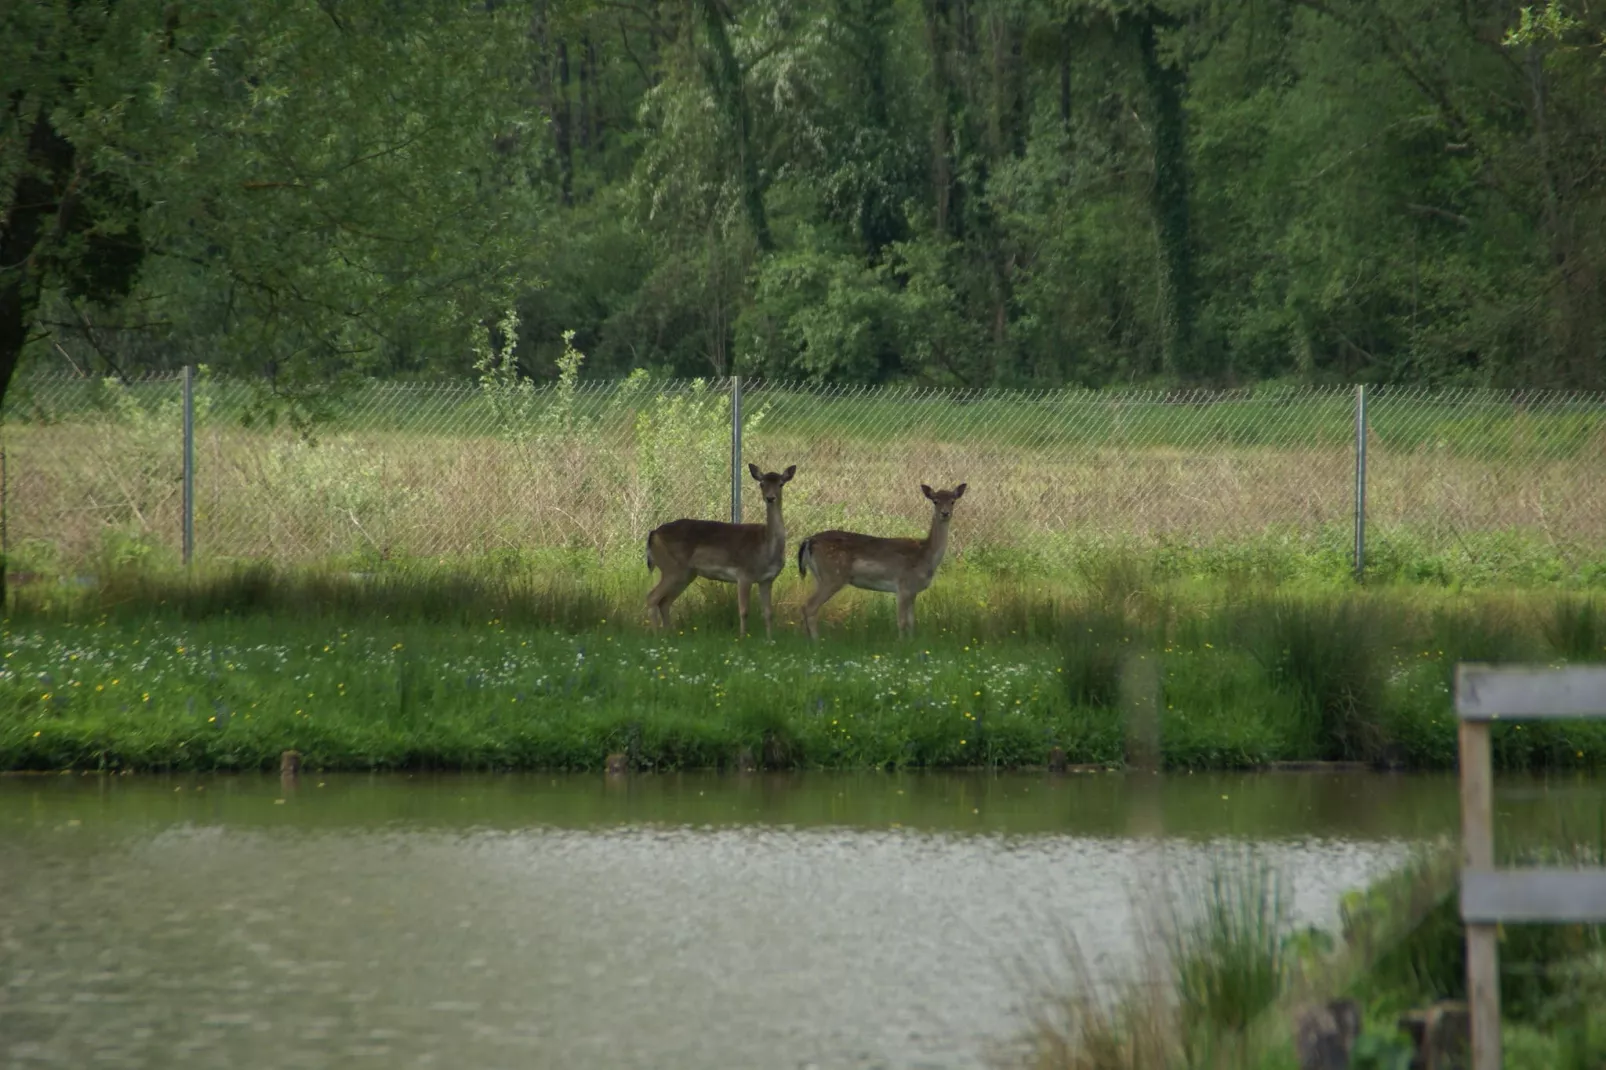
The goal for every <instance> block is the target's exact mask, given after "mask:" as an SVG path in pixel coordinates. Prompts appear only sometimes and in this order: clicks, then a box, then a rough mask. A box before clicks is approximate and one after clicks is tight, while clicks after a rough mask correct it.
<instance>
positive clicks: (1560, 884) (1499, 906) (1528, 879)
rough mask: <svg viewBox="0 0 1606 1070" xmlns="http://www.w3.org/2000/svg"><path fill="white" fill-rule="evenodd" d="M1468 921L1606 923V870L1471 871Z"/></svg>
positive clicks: (1464, 883) (1464, 903)
mask: <svg viewBox="0 0 1606 1070" xmlns="http://www.w3.org/2000/svg"><path fill="white" fill-rule="evenodd" d="M1461 917H1462V918H1463V919H1464V920H1466V921H1467V922H1477V923H1483V924H1491V925H1492V924H1494V923H1496V922H1507V923H1511V924H1515V923H1517V922H1553V923H1566V922H1585V923H1588V924H1596V925H1598V924H1606V869H1511V870H1495V871H1492V872H1491V871H1489V870H1477V869H1472V870H1467V871H1465V872H1463V873H1462V874H1461Z"/></svg>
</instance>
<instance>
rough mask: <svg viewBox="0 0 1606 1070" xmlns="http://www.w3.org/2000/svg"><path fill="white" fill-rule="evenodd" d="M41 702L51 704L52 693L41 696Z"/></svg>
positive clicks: (47, 692)
mask: <svg viewBox="0 0 1606 1070" xmlns="http://www.w3.org/2000/svg"><path fill="white" fill-rule="evenodd" d="M39 701H40V702H49V701H50V692H49V691H46V692H45V693H44V694H43V695H40V696H39Z"/></svg>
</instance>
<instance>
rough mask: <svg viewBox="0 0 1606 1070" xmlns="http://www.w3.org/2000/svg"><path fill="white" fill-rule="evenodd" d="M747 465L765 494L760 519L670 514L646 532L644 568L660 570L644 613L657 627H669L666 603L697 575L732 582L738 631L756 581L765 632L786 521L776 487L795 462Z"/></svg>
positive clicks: (783, 556)
mask: <svg viewBox="0 0 1606 1070" xmlns="http://www.w3.org/2000/svg"><path fill="white" fill-rule="evenodd" d="M747 470H748V471H749V472H750V473H752V476H753V478H754V479H756V480H757V481H758V486H759V491H760V492H761V493H762V494H763V495H764V523H762V524H727V523H724V522H723V521H719V520H671V521H670V522H669V523H667V524H665V525H663V526H662V527H657V528H653V529H652V530H651V531H649V532H648V533H647V570H648V571H649V572H650V571H652V570H653V569H654V568H656V569H658V570H659V571H660V572H662V573H663V577H662V578H661V579H659V581H658V585H657V586H656V587H654V588H653V589H652V591H651V592H650V593H649V594H648V595H647V615H648V616H650V617H651V618H652V620H653V623H654V624H656V625H657V626H658V627H660V628H667V627H669V603H671V602H673V601H674V600H675V599H676V598H678V597H680V592H682V591H684V590H685V589H686V588H687V587H688V586H689V585H690V584H691V581H692V580H694V579H696V578H697V577H698V576H702V577H703V578H704V579H710V580H719V581H720V582H722V583H734V584H736V609H737V612H738V614H739V615H740V616H741V634H742V635H744V636H745V635H746V634H747V600H748V595H749V594H750V593H751V591H752V589H753V584H755V583H756V584H758V603H759V605H760V606H761V607H762V608H763V610H764V634H765V635H766V636H768V635H769V634H770V587H771V585H772V584H774V582H775V577H776V576H779V575H780V574H781V570H782V569H784V568H785V567H786V525H784V524H783V523H781V488H782V487H784V486H786V484H788V483H790V482H791V481H792V476H794V475H796V474H797V465H795V464H794V465H789V466H788V467H787V469H786V471H785V472H764V473H760V472H759V470H758V465H756V464H749V465H748V466H747Z"/></svg>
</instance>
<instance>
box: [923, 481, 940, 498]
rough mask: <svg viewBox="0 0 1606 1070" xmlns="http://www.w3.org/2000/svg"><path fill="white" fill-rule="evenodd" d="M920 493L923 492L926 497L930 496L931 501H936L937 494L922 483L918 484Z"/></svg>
mask: <svg viewBox="0 0 1606 1070" xmlns="http://www.w3.org/2000/svg"><path fill="white" fill-rule="evenodd" d="M920 493H921V494H924V495H925V496H926V497H928V498H930V499H931V500H932V501H936V500H937V496H936V495H935V494H933V493H931V488H930V487H928V486H926V485H925V484H924V483H922V484H920Z"/></svg>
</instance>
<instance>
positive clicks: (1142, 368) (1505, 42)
mask: <svg viewBox="0 0 1606 1070" xmlns="http://www.w3.org/2000/svg"><path fill="white" fill-rule="evenodd" d="M1603 31H1606V10H1602V9H1601V8H1600V6H1599V5H1586V4H1583V3H1578V2H1570V3H1569V2H1563V3H1547V5H1546V6H1544V7H1539V8H1526V9H1525V8H1519V7H1518V6H1516V5H1513V4H1509V3H1507V4H1478V5H1473V4H1444V3H1435V2H1431V0H1399V2H1394V3H1383V2H1381V0H1259V2H1251V0H1208V2H1207V0H687V2H684V3H670V2H665V0H530V2H528V3H506V2H501V0H488V2H486V3H483V4H479V3H475V4H469V3H463V2H461V0H418V2H415V3H409V4H405V5H400V4H395V3H391V2H389V0H291V2H287V3H283V4H272V5H260V4H251V3H245V2H243V0H204V2H202V3H198V4H190V5H183V6H182V7H180V6H174V5H164V4H158V3H155V2H154V0H96V2H91V0H33V2H25V3H21V4H15V5H8V6H7V9H6V14H5V15H4V32H3V34H0V41H3V44H0V70H3V71H4V72H5V73H4V74H3V75H0V93H3V94H4V96H5V103H4V115H3V117H0V197H4V198H5V201H4V213H5V216H4V218H5V224H4V225H5V229H4V232H3V234H0V239H3V240H0V245H3V246H4V249H3V253H4V255H3V256H0V384H3V383H4V382H6V381H9V378H10V374H11V371H12V370H13V368H14V367H15V361H16V359H17V356H18V353H19V352H24V351H25V357H26V359H27V360H28V361H30V362H35V363H38V364H43V365H50V366H53V367H60V368H66V367H67V362H68V361H72V362H73V363H74V364H77V365H79V366H81V367H93V368H94V369H95V370H97V371H105V370H107V369H108V368H111V367H115V368H119V369H122V370H124V371H132V370H135V369H139V368H144V367H152V366H174V365H177V364H180V363H184V362H187V361H193V360H202V361H205V362H209V363H212V364H214V365H216V366H219V367H223V368H228V369H231V370H234V371H240V372H250V373H253V374H263V373H266V374H268V375H270V376H272V377H274V378H275V380H276V381H278V380H282V381H283V382H284V383H286V384H288V385H294V384H295V383H296V382H298V381H301V380H302V379H303V378H305V377H308V376H310V377H311V378H314V379H324V378H328V377H329V376H331V375H334V374H337V373H344V372H353V371H355V372H363V373H370V374H383V375H439V374H468V373H469V371H470V368H471V364H472V360H473V356H472V347H471V345H470V344H469V340H470V337H471V333H472V331H473V330H474V329H475V327H476V326H477V325H478V326H481V327H483V326H485V325H489V324H492V323H499V322H502V319H503V313H504V312H505V311H506V310H507V309H509V308H514V307H516V308H517V311H518V313H519V317H518V320H517V322H518V323H519V324H520V328H519V338H518V348H517V353H518V358H519V361H520V364H521V365H522V367H523V368H524V369H525V370H526V371H527V372H529V373H530V374H531V375H533V376H535V377H537V378H546V377H552V376H555V375H556V361H557V358H558V357H559V356H560V355H561V354H562V353H563V352H564V341H563V332H564V331H565V330H568V329H572V330H573V331H574V332H575V335H574V345H575V346H576V347H578V349H580V350H581V351H583V352H585V353H587V354H589V355H590V359H589V361H588V366H587V368H586V373H587V374H588V375H607V376H614V375H621V374H624V373H625V372H627V371H629V370H631V369H635V368H647V369H649V370H652V371H658V372H666V373H673V374H681V375H685V374H726V373H730V372H733V371H734V372H740V373H742V374H748V375H764V376H769V377H792V378H807V379H813V380H824V381H834V382H884V381H893V380H916V381H923V382H933V383H944V384H964V385H978V386H979V385H997V384H1002V385H1060V384H1066V383H1078V384H1087V385H1099V384H1104V383H1111V382H1132V381H1153V380H1166V381H1175V382H1187V381H1202V382H1233V381H1249V380H1256V379H1263V378H1270V377H1290V376H1298V377H1302V378H1336V379H1356V378H1364V379H1370V380H1374V381H1413V382H1430V383H1451V382H1457V383H1496V384H1517V385H1525V386H1540V385H1564V386H1590V387H1599V386H1602V385H1606V96H1603V93H1606V44H1603ZM508 322H512V321H511V320H509V321H508ZM24 339H26V343H25V345H24Z"/></svg>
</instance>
